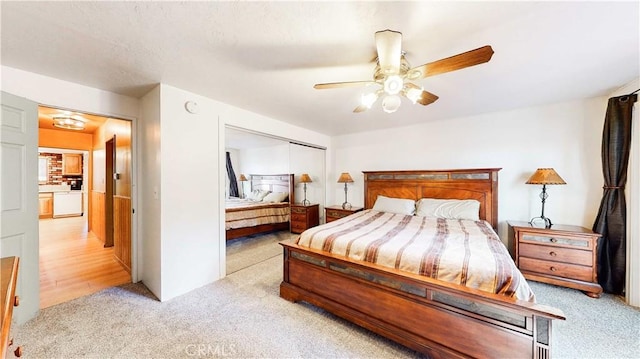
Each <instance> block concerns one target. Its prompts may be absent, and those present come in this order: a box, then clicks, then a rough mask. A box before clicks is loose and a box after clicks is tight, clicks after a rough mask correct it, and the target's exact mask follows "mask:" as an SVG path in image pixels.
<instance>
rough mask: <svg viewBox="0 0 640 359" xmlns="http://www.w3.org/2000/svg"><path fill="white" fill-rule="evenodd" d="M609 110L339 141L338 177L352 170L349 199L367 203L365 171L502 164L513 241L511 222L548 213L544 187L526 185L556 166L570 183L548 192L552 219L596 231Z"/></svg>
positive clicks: (585, 106)
mask: <svg viewBox="0 0 640 359" xmlns="http://www.w3.org/2000/svg"><path fill="white" fill-rule="evenodd" d="M605 109H606V99H605V98H595V99H588V100H580V101H573V102H565V103H558V104H553V105H548V106H540V107H531V108H523V109H517V110H512V111H505V112H497V113H489V114H484V115H479V116H471V117H461V118H453V119H448V120H441V121H432V122H425V123H424V124H421V125H415V126H410V127H404V128H395V129H387V130H384V131H373V132H368V133H360V134H354V135H344V136H338V137H335V138H334V139H333V140H334V151H335V159H334V160H335V169H334V171H333V172H332V173H330V177H336V178H337V175H338V174H339V173H340V172H347V171H348V172H350V173H351V176H352V177H353V178H354V180H355V183H354V184H353V185H352V186H350V188H349V201H350V202H351V203H352V204H354V205H363V203H364V200H363V188H364V187H363V185H364V184H363V175H362V171H365V170H396V169H418V170H422V169H453V168H490V167H491V168H492V167H501V168H502V170H501V171H500V173H499V214H498V216H499V221H500V225H499V231H498V234H499V235H500V237H501V238H502V239H503V241H506V237H507V234H506V221H507V220H527V221H528V220H530V219H531V218H532V217H535V216H539V215H540V210H541V203H540V198H539V197H538V195H539V193H540V191H541V187H540V186H532V185H526V184H525V182H526V180H527V179H528V177H529V176H530V175H531V174H532V173H533V172H534V171H535V170H536V169H537V168H538V167H553V168H555V170H556V171H557V172H558V173H559V174H560V176H561V177H562V178H564V180H565V181H566V182H567V185H564V186H548V187H547V192H548V194H549V198H548V199H547V203H546V206H545V215H546V216H547V217H549V218H551V220H552V221H553V222H554V223H557V224H574V225H582V226H584V227H587V228H591V227H592V225H593V220H594V218H595V215H596V213H597V210H598V206H599V201H600V197H601V195H602V175H601V165H600V141H601V135H602V125H603V122H604V111H605ZM425 112H426V113H425V116H428V108H425ZM333 182H334V181H333ZM333 182H332V181H329V182H328V183H329V188H328V193H329V195H330V196H333V198H331V199H330V200H333V202H336V201H338V200H339V199H340V198H341V197H340V196H343V195H344V192H343V189H344V187H342V186H339V185H338V184H335V183H333ZM340 202H341V201H340Z"/></svg>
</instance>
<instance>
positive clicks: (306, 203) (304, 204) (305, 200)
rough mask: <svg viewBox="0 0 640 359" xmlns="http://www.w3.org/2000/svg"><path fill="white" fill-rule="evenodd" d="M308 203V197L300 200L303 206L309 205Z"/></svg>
mask: <svg viewBox="0 0 640 359" xmlns="http://www.w3.org/2000/svg"><path fill="white" fill-rule="evenodd" d="M310 204H311V202H310V201H309V200H308V199H306V198H305V199H304V200H303V201H302V205H303V206H308V205H310Z"/></svg>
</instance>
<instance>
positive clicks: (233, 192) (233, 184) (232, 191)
mask: <svg viewBox="0 0 640 359" xmlns="http://www.w3.org/2000/svg"><path fill="white" fill-rule="evenodd" d="M227 176H228V177H229V196H230V197H240V194H239V193H238V181H237V180H236V173H235V172H233V165H232V164H231V155H230V154H229V152H227Z"/></svg>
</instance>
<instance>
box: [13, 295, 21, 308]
mask: <svg viewBox="0 0 640 359" xmlns="http://www.w3.org/2000/svg"><path fill="white" fill-rule="evenodd" d="M19 305H20V297H18V296H17V295H16V296H15V297H14V298H13V306H14V307H17V306H19Z"/></svg>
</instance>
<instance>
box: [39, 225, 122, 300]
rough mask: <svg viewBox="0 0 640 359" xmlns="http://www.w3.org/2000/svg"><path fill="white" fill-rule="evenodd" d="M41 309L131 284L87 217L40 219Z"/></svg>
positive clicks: (111, 250) (111, 248)
mask: <svg viewBox="0 0 640 359" xmlns="http://www.w3.org/2000/svg"><path fill="white" fill-rule="evenodd" d="M39 225H40V308H46V307H50V306H52V305H55V304H59V303H63V302H66V301H69V300H71V299H75V298H78V297H82V296H85V295H87V294H91V293H95V292H97V291H100V290H102V289H105V288H109V287H112V286H116V285H120V284H124V283H129V282H131V275H130V274H129V273H128V272H127V271H125V270H124V267H123V266H122V265H121V264H120V263H119V262H118V261H117V260H116V259H115V257H114V255H113V247H110V248H104V247H103V243H102V242H101V241H100V240H99V239H97V238H96V236H95V235H93V233H88V232H87V221H86V217H68V218H56V219H42V220H40V224H39Z"/></svg>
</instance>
